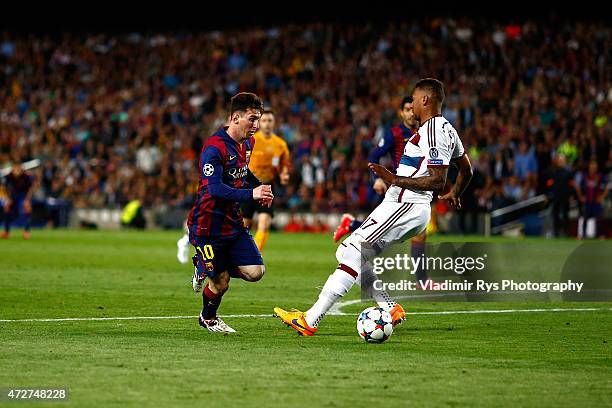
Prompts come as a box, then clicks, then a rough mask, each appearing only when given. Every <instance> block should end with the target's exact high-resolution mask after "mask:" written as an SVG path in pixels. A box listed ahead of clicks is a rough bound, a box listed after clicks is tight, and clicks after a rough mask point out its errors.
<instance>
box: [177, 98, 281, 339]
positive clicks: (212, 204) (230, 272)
mask: <svg viewBox="0 0 612 408" xmlns="http://www.w3.org/2000/svg"><path fill="white" fill-rule="evenodd" d="M262 112H263V103H262V101H261V99H260V98H259V97H258V96H257V95H255V94H252V93H246V92H241V93H239V94H237V95H235V96H234V97H232V99H231V103H230V115H229V121H228V123H227V126H224V127H223V128H221V129H219V130H218V131H217V132H216V133H215V134H213V135H212V136H211V137H209V138H208V139H207V140H206V142H205V143H204V146H203V147H202V153H201V155H200V163H199V174H200V176H199V186H198V193H197V198H196V201H195V203H194V206H193V208H192V209H191V212H190V213H189V218H188V220H187V227H188V229H189V241H190V243H191V245H193V246H194V247H195V249H196V255H195V256H194V257H193V263H194V266H195V271H194V276H193V281H192V285H193V289H194V290H195V291H196V292H199V291H200V290H201V289H202V285H203V282H204V279H205V278H206V277H208V284H207V285H206V286H205V287H204V291H203V293H202V299H203V308H202V312H201V313H200V316H199V323H200V325H201V326H202V327H205V328H207V329H208V330H209V331H212V332H224V333H232V332H235V330H234V329H232V328H231V327H229V326H228V325H227V324H226V323H225V322H224V321H223V320H221V319H220V318H219V317H218V316H217V309H218V308H219V305H220V303H221V299H222V297H223V295H224V293H225V292H226V291H227V289H228V285H229V280H230V276H231V277H238V278H242V279H244V280H246V281H249V282H256V281H258V280H260V279H261V278H262V276H263V274H264V272H265V268H264V263H263V259H262V257H261V253H260V252H259V249H258V248H257V246H256V245H255V242H254V241H253V237H252V236H251V234H250V233H249V231H248V230H247V229H246V228H245V226H244V223H243V220H242V215H241V214H240V207H239V203H240V202H247V201H252V200H255V201H258V202H260V203H261V204H263V205H267V206H269V205H271V204H272V200H273V199H274V195H273V194H272V188H271V186H270V185H264V184H261V183H260V181H259V180H258V179H257V178H256V177H255V176H254V175H253V173H251V171H250V170H249V167H248V165H249V159H250V155H251V151H252V150H253V144H254V138H253V135H254V134H255V132H256V131H257V129H258V127H259V119H260V118H261V114H262Z"/></svg>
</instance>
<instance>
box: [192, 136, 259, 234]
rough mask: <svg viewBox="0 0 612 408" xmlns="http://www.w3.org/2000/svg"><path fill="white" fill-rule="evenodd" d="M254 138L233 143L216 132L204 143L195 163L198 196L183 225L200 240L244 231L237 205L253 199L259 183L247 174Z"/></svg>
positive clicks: (250, 174)
mask: <svg viewBox="0 0 612 408" xmlns="http://www.w3.org/2000/svg"><path fill="white" fill-rule="evenodd" d="M254 144H255V138H253V137H251V138H250V139H248V140H246V141H245V142H244V143H242V144H239V143H238V142H236V141H234V140H233V139H232V138H231V137H230V136H229V135H228V134H227V132H226V128H222V129H219V130H218V131H217V132H216V133H215V134H213V135H212V136H211V137H210V138H208V140H207V141H206V142H205V143H204V146H203V147H202V153H201V154H200V163H199V171H200V176H199V184H198V194H197V197H196V200H195V203H194V206H193V208H192V209H191V212H190V213H189V218H188V219H187V226H188V228H189V231H190V233H192V234H194V235H196V236H203V237H212V238H215V237H232V236H235V235H237V234H239V233H240V232H242V231H244V229H245V227H244V225H243V221H242V215H241V214H240V205H239V202H244V201H249V200H252V199H253V187H255V186H257V185H259V184H261V183H259V180H257V178H255V177H254V176H253V174H252V173H251V172H250V171H249V167H248V166H249V160H250V157H251V152H252V151H253V146H254Z"/></svg>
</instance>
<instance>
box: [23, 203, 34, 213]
mask: <svg viewBox="0 0 612 408" xmlns="http://www.w3.org/2000/svg"><path fill="white" fill-rule="evenodd" d="M23 212H25V213H27V214H29V213H31V212H32V202H31V201H30V200H25V201H24V202H23Z"/></svg>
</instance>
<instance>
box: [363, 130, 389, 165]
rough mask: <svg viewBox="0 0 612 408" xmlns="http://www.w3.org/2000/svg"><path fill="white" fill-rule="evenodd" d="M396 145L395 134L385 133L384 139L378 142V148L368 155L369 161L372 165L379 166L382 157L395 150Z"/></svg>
mask: <svg viewBox="0 0 612 408" xmlns="http://www.w3.org/2000/svg"><path fill="white" fill-rule="evenodd" d="M394 143H395V142H394V140H393V134H392V133H391V131H385V132H384V134H383V137H382V139H380V142H378V146H376V147H375V148H374V149H372V151H371V152H370V154H369V155H368V161H369V162H370V163H376V164H378V163H379V162H380V159H381V157H383V156H384V155H386V154H388V153H389V152H390V151H391V149H393V144H394Z"/></svg>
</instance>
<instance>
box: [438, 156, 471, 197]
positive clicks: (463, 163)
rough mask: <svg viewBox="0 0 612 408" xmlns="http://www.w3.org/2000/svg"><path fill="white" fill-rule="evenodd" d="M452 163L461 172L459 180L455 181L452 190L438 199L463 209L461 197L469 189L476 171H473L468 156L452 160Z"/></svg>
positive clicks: (458, 176) (458, 175)
mask: <svg viewBox="0 0 612 408" xmlns="http://www.w3.org/2000/svg"><path fill="white" fill-rule="evenodd" d="M451 163H453V164H454V165H455V166H456V167H457V170H459V172H458V174H457V179H456V180H455V184H454V185H453V187H452V188H451V190H450V191H449V192H448V193H446V194H444V195H441V196H439V197H438V198H439V199H441V200H448V202H449V203H450V205H451V206H453V207H454V208H461V195H462V194H463V192H464V191H465V189H466V188H467V186H468V184H470V180H472V176H473V175H474V171H473V170H472V163H471V162H470V158H469V157H468V155H467V154H463V155H462V156H460V157H457V158H455V159H452V160H451Z"/></svg>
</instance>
